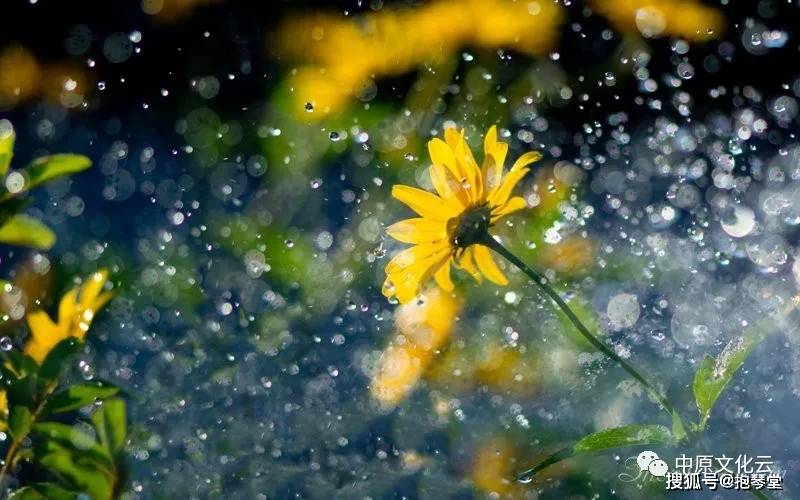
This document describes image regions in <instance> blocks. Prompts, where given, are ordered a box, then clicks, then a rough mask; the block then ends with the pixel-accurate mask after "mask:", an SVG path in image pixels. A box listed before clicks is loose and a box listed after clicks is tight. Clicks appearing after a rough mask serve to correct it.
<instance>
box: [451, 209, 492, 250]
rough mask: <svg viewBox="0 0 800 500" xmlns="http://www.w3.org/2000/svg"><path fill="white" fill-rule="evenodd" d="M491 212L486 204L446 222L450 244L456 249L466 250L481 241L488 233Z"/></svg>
mask: <svg viewBox="0 0 800 500" xmlns="http://www.w3.org/2000/svg"><path fill="white" fill-rule="evenodd" d="M490 220H491V211H490V210H489V207H488V206H487V205H486V204H483V205H477V206H474V207H470V208H468V209H467V210H465V211H464V213H462V214H461V215H459V216H457V217H453V218H452V219H450V220H449V221H447V233H448V234H449V235H450V242H451V243H452V244H453V246H455V247H457V248H466V247H468V246H470V245H472V244H474V243H478V242H480V241H483V239H484V238H485V237H486V235H487V234H488V231H489V226H490Z"/></svg>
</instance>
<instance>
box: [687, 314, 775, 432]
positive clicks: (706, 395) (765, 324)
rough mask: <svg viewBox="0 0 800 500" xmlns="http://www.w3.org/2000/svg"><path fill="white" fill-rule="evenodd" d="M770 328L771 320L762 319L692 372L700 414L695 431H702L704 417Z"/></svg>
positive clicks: (708, 415) (707, 357)
mask: <svg viewBox="0 0 800 500" xmlns="http://www.w3.org/2000/svg"><path fill="white" fill-rule="evenodd" d="M774 329H775V319H774V318H772V317H767V318H764V319H763V320H761V321H759V322H758V323H756V324H755V325H753V326H751V327H750V328H747V329H745V331H744V332H743V333H742V336H741V337H739V338H736V339H733V340H731V341H730V342H728V345H726V346H725V348H724V349H723V350H722V352H721V353H720V354H719V355H718V356H717V357H716V359H715V358H712V357H711V356H706V357H705V358H703V361H702V362H701V363H700V366H699V367H698V368H697V372H695V376H694V384H693V385H692V389H693V390H694V397H695V401H696V402H697V409H698V411H699V413H700V422H699V424H698V428H699V429H701V430H702V429H705V426H706V423H707V422H708V418H709V417H710V416H711V410H712V409H713V408H714V405H715V404H716V402H717V400H718V399H719V397H720V395H721V394H722V391H724V390H725V387H726V386H727V385H728V383H730V381H731V379H733V376H734V375H735V374H736V372H737V371H738V370H739V368H741V366H742V364H744V361H745V360H746V359H747V357H748V356H749V355H750V353H751V352H753V350H754V349H755V348H756V346H758V344H759V343H761V341H762V340H764V338H765V337H766V336H767V335H768V334H769V333H770V332H771V331H772V330H774Z"/></svg>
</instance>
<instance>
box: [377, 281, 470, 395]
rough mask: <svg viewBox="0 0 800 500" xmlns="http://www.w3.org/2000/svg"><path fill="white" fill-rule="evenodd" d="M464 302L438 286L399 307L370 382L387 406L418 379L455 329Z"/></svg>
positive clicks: (415, 383) (406, 391)
mask: <svg viewBox="0 0 800 500" xmlns="http://www.w3.org/2000/svg"><path fill="white" fill-rule="evenodd" d="M460 308H461V302H460V301H459V300H458V299H456V298H454V297H453V296H451V295H450V294H446V293H443V292H442V291H441V290H439V289H438V288H436V287H433V288H431V289H430V290H427V291H426V292H425V300H422V301H418V302H414V303H411V304H405V305H403V306H400V307H399V308H398V309H397V315H396V318H395V325H396V326H397V334H396V335H395V337H394V338H393V339H392V341H391V342H390V344H389V347H387V348H386V350H385V351H384V352H383V353H382V355H381V358H380V360H379V362H378V367H377V369H376V371H375V375H374V377H373V378H372V381H371V383H370V392H371V393H372V396H373V398H375V400H376V401H378V402H379V403H380V404H381V406H383V407H384V408H392V407H394V406H396V405H397V404H398V403H399V402H400V401H402V400H403V399H404V398H405V397H406V396H407V395H408V394H409V393H410V392H411V391H412V390H413V389H414V387H416V385H417V383H418V382H419V379H420V377H421V376H422V374H423V373H424V372H425V370H426V369H427V368H428V366H429V365H430V364H431V362H432V361H433V359H434V358H435V357H436V355H437V354H438V352H439V350H440V349H441V348H442V346H443V345H445V344H446V343H447V341H448V340H449V339H450V336H451V334H452V331H453V323H454V322H455V319H456V316H457V315H458V312H459V310H460Z"/></svg>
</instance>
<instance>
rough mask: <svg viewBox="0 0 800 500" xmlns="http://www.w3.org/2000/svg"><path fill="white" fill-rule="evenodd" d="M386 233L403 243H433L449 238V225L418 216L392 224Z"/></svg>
mask: <svg viewBox="0 0 800 500" xmlns="http://www.w3.org/2000/svg"><path fill="white" fill-rule="evenodd" d="M386 234H388V235H389V236H391V237H392V238H394V239H396V240H397V241H402V242H403V243H413V244H418V243H433V242H436V241H440V240H442V239H444V238H447V226H446V225H445V224H444V223H442V222H438V221H433V220H430V219H423V218H422V217H418V218H414V219H406V220H401V221H400V222H396V223H394V224H392V225H391V226H389V227H387V228H386Z"/></svg>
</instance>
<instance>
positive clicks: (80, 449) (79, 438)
mask: <svg viewBox="0 0 800 500" xmlns="http://www.w3.org/2000/svg"><path fill="white" fill-rule="evenodd" d="M33 430H34V432H36V433H37V434H38V435H40V436H41V437H43V438H46V439H50V440H53V441H56V442H58V443H59V444H60V445H61V446H64V447H66V448H71V449H73V450H74V451H75V452H76V453H79V454H82V455H84V456H85V457H87V458H91V459H92V460H93V461H94V462H96V466H97V467H102V468H103V470H104V471H105V472H106V474H111V471H113V470H114V465H113V461H112V460H111V455H109V453H108V452H107V450H106V449H105V448H104V447H103V446H101V444H100V443H99V442H98V440H97V436H96V432H95V431H94V430H93V429H92V427H89V425H88V424H85V423H84V424H82V425H81V424H78V425H67V424H62V423H59V422H39V423H37V424H36V425H34V426H33Z"/></svg>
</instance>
